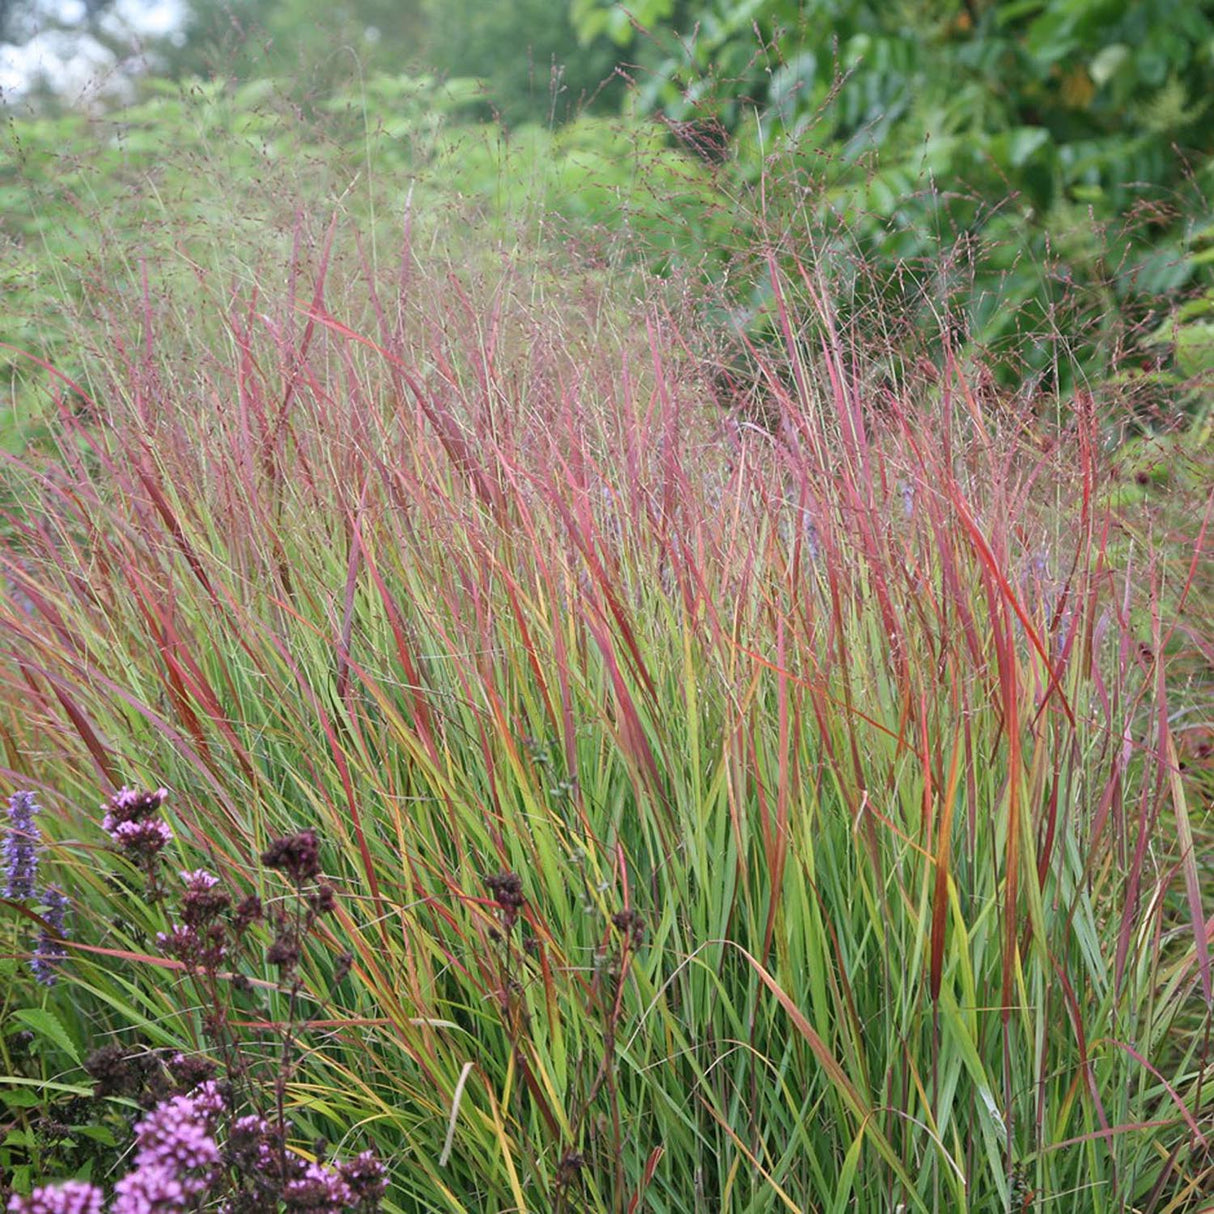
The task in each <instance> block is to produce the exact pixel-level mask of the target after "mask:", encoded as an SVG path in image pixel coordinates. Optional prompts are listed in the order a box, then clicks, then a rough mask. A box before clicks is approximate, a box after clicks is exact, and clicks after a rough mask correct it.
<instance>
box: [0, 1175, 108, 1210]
mask: <svg viewBox="0 0 1214 1214" xmlns="http://www.w3.org/2000/svg"><path fill="white" fill-rule="evenodd" d="M8 1209H9V1214H101V1190H100V1189H99V1188H97V1186H96V1185H91V1184H85V1182H84V1181H83V1180H69V1181H67V1183H66V1184H61V1185H46V1186H45V1187H44V1188H41V1189H35V1190H34V1191H33V1192H32V1193H31V1194H30V1195H29V1196H28V1197H14V1198H12V1199H11V1200H10V1201H9V1203H8Z"/></svg>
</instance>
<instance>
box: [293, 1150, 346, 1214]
mask: <svg viewBox="0 0 1214 1214" xmlns="http://www.w3.org/2000/svg"><path fill="white" fill-rule="evenodd" d="M282 1200H283V1204H284V1205H285V1206H286V1207H287V1209H288V1210H313V1211H315V1214H345V1208H346V1207H347V1206H350V1205H353V1204H354V1194H353V1193H352V1192H351V1191H350V1186H349V1185H348V1184H346V1182H345V1181H344V1180H343V1179H342V1178H341V1177H340V1176H339V1175H338V1174H337V1173H336V1172H335V1171H333V1169H332V1168H330V1167H329V1166H327V1165H326V1164H323V1163H310V1164H308V1167H307V1170H306V1171H305V1172H304V1174H303V1176H302V1177H300V1178H299V1179H298V1180H292V1181H289V1182H288V1184H287V1185H286V1187H285V1188H284V1189H283V1191H282Z"/></svg>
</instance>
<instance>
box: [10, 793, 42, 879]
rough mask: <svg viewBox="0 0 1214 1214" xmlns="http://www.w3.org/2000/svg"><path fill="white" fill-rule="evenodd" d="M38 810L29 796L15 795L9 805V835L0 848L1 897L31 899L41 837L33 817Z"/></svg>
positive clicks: (32, 798) (37, 806)
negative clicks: (0, 866)
mask: <svg viewBox="0 0 1214 1214" xmlns="http://www.w3.org/2000/svg"><path fill="white" fill-rule="evenodd" d="M40 808H41V807H40V806H39V804H38V802H37V801H35V800H34V794H33V793H32V792H15V793H13V795H12V796H11V797H10V798H9V801H8V833H7V834H6V835H5V837H4V843H3V844H2V845H0V854H3V859H4V896H5V897H6V898H14V899H23V898H32V897H33V896H34V885H35V881H36V878H37V874H38V842H39V840H40V839H41V837H42V836H41V833H40V832H39V830H38V827H37V826H35V825H34V815H35V814H36V813H37V812H38V811H39V809H40Z"/></svg>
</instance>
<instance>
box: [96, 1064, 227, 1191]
mask: <svg viewBox="0 0 1214 1214" xmlns="http://www.w3.org/2000/svg"><path fill="white" fill-rule="evenodd" d="M223 1107H224V1102H223V1096H222V1095H221V1094H220V1091H219V1087H218V1086H217V1085H216V1084H215V1083H214V1081H212V1080H208V1081H207V1082H206V1083H201V1084H199V1085H198V1087H196V1088H195V1089H194V1091H193V1092H191V1093H190V1095H188V1096H173V1097H171V1098H170V1099H169V1100H165V1101H162V1102H161V1103H160V1104H158V1105H157V1106H156V1107H155V1108H154V1109H153V1110H152V1111H151V1112H150V1113H149V1114H148V1115H147V1116H146V1117H145V1118H144V1119H143V1120H142V1121H141V1122H139V1124H138V1125H137V1126H136V1127H135V1170H134V1171H133V1172H131V1173H129V1174H128V1175H126V1176H124V1177H123V1178H122V1179H121V1180H120V1181H119V1182H118V1184H117V1185H116V1186H115V1188H114V1204H113V1206H112V1208H111V1214H174V1212H175V1211H178V1210H185V1209H186V1208H187V1204H188V1203H190V1202H192V1201H193V1200H194V1198H196V1197H199V1196H200V1195H202V1194H203V1193H205V1192H206V1190H207V1187H208V1185H209V1184H210V1183H211V1178H212V1176H213V1175H214V1172H215V1169H216V1168H217V1167H218V1165H219V1148H218V1147H217V1146H216V1145H215V1139H214V1138H213V1137H212V1136H211V1132H212V1128H213V1122H214V1120H215V1118H216V1116H217V1115H218V1114H219V1112H220V1111H221V1110H222V1109H223Z"/></svg>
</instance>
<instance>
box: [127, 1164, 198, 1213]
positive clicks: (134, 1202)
mask: <svg viewBox="0 0 1214 1214" xmlns="http://www.w3.org/2000/svg"><path fill="white" fill-rule="evenodd" d="M192 1196H193V1194H192V1192H190V1191H189V1190H188V1189H187V1186H186V1185H184V1184H182V1182H181V1180H180V1179H179V1178H178V1176H177V1173H176V1172H174V1171H173V1169H172V1168H170V1167H166V1166H165V1165H164V1164H159V1163H150V1164H147V1165H145V1166H143V1167H138V1168H136V1169H135V1170H134V1171H133V1172H128V1173H127V1174H126V1175H125V1176H124V1177H123V1178H122V1179H121V1180H120V1181H119V1182H118V1183H117V1184H116V1185H115V1186H114V1204H113V1205H112V1206H110V1214H177V1212H178V1211H180V1210H185V1209H186V1208H187V1206H186V1203H187V1202H188V1201H189V1200H190V1198H191V1197H192Z"/></svg>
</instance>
